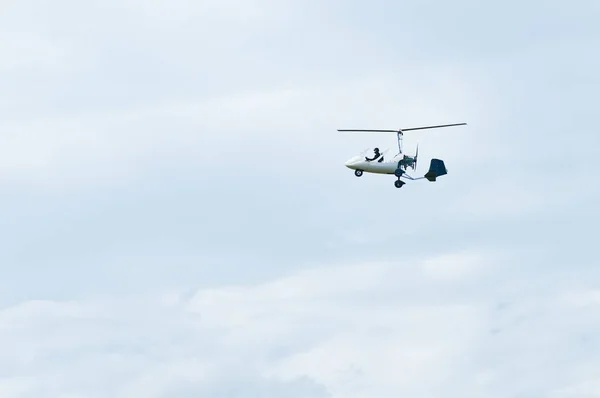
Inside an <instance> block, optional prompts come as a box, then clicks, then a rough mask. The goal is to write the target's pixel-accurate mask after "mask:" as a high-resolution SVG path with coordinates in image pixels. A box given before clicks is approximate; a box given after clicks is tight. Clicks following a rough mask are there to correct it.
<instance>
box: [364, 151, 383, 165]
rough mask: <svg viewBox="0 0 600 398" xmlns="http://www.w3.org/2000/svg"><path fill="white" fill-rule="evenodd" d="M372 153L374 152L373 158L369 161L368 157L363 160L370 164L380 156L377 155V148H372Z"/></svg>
mask: <svg viewBox="0 0 600 398" xmlns="http://www.w3.org/2000/svg"><path fill="white" fill-rule="evenodd" d="M373 151H374V152H375V156H373V158H372V159H369V158H368V157H365V160H366V161H367V162H372V161H373V160H375V159H377V158H378V157H380V156H381V154H380V153H379V148H374V149H373Z"/></svg>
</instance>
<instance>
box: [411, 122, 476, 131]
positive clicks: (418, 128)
mask: <svg viewBox="0 0 600 398" xmlns="http://www.w3.org/2000/svg"><path fill="white" fill-rule="evenodd" d="M466 124H467V123H454V124H440V125H438V126H424V127H411V128H408V129H402V131H412V130H424V129H436V128H439V127H451V126H464V125H466Z"/></svg>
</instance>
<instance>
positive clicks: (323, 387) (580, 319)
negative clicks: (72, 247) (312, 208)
mask: <svg viewBox="0 0 600 398" xmlns="http://www.w3.org/2000/svg"><path fill="white" fill-rule="evenodd" d="M504 260H505V259H494V258H490V257H489V256H485V255H482V254H476V253H458V254H448V255H446V256H442V257H440V258H438V259H427V260H426V261H424V262H422V263H414V264H413V265H411V264H408V263H402V262H398V263H388V264H381V263H380V264H358V265H354V266H352V265H348V266H346V267H342V266H339V267H324V268H314V269H312V270H307V271H302V272H298V273H296V274H293V275H290V276H289V277H285V278H282V279H277V280H273V281H271V282H268V283H265V284H260V285H255V286H231V287H222V288H212V289H206V290H200V291H198V292H196V293H195V294H193V295H192V296H191V297H190V296H189V295H187V294H186V293H184V292H181V293H177V292H166V293H165V294H164V295H156V296H155V297H129V298H127V297H121V298H116V297H115V298H111V299H110V300H108V299H102V298H98V299H95V300H91V299H87V300H82V301H80V302H77V303H67V302H64V303H63V302H30V303H23V304H21V305H19V306H17V307H13V308H8V309H5V310H3V311H2V312H0V337H1V340H0V341H1V342H2V343H0V344H1V346H0V349H1V351H2V353H3V355H2V359H1V360H0V372H1V374H2V375H3V381H2V383H0V388H1V389H2V390H3V392H4V393H5V394H4V395H3V396H4V397H7V398H13V397H28V396H42V397H43V396H91V397H94V396H115V397H123V398H125V397H127V398H129V397H134V396H142V395H143V396H147V397H166V396H170V397H171V396H177V397H188V396H192V395H193V396H207V397H208V396H221V395H219V394H225V393H226V392H227V391H229V392H230V393H232V394H233V396H240V397H241V396H245V397H252V396H254V395H257V396H262V397H270V396H273V397H275V396H277V397H296V396H303V397H318V398H321V397H329V396H331V397H336V398H337V397H340V398H342V397H343V398H346V397H348V398H353V397H357V398H358V397H364V396H375V395H376V396H381V397H395V396H398V394H404V395H407V394H408V395H413V396H421V397H434V396H439V394H441V393H445V394H446V395H447V396H451V397H464V396H476V395H478V394H485V395H487V396H492V397H501V396H503V397H505V396H518V395H519V394H532V395H535V396H540V395H543V396H556V397H570V396H575V395H572V394H576V393H577V391H579V394H583V393H584V392H586V391H587V393H589V394H591V393H592V392H594V390H593V388H595V387H594V386H593V382H594V380H596V379H597V376H598V374H597V370H598V369H599V366H600V363H598V361H597V359H594V358H597V357H594V352H595V351H594V350H593V349H592V350H589V349H588V350H585V349H583V350H582V347H583V346H582V344H584V345H585V344H587V345H588V346H589V347H590V348H591V347H593V345H591V344H594V343H593V342H594V341H595V340H596V337H595V335H596V334H597V333H595V334H594V331H596V332H597V330H598V326H600V323H599V322H600V318H598V316H596V315H595V314H597V309H598V300H597V293H594V292H588V293H585V292H581V291H580V290H579V289H578V288H577V286H576V285H574V284H573V283H570V284H569V285H565V284H562V282H561V280H562V277H561V276H560V275H557V278H556V279H552V284H553V286H554V288H553V289H552V290H545V292H544V291H541V290H538V291H537V292H530V293H529V294H520V293H519V292H515V291H514V288H513V287H512V286H511V278H510V277H507V276H506V274H505V272H504V271H503V269H502V263H503V261H504ZM465 262H467V263H469V264H470V265H468V266H465V269H461V268H462V266H461V264H464V263H465ZM444 267H450V268H451V269H450V270H449V271H448V272H453V273H456V272H458V273H459V274H464V272H466V271H467V269H471V268H472V269H480V270H481V269H485V270H486V275H487V276H490V277H493V278H495V279H496V282H495V284H496V286H495V288H494V289H493V290H485V289H483V290H482V289H480V288H479V287H478V286H477V285H478V284H480V283H481V282H482V281H483V280H484V279H482V278H483V277H482V275H484V274H482V273H481V271H479V274H478V275H479V277H478V278H474V279H466V280H465V279H464V278H462V279H460V278H459V279H456V278H443V279H440V278H439V275H440V272H441V271H442V270H443V268H444ZM490 267H491V268H490ZM432 269H433V270H436V271H435V273H434V274H432V273H431V270H432ZM532 282H533V281H532ZM548 282H549V281H547V282H546V283H548ZM453 286H454V287H456V288H459V289H460V290H461V292H462V293H461V294H460V295H456V294H450V290H448V289H451V288H452V287H453ZM525 286H527V285H525ZM533 289H536V288H535V287H533ZM415 291H421V293H422V294H417V295H415V294H413V292H415ZM188 297H189V298H188ZM506 300H508V303H509V304H508V305H507V306H506V305H505V306H502V307H499V306H498V304H499V303H501V302H502V301H506ZM582 303H587V306H585V305H582ZM584 330H587V331H588V332H587V337H586V338H587V339H588V341H587V343H586V342H584V341H583V342H582V340H580V337H581V336H580V334H581V333H582V332H583V331H584ZM550 359H551V360H550ZM517 369H522V371H521V372H520V373H518V372H517ZM563 370H564V371H563ZM561 372H562V374H561ZM555 375H560V376H555ZM24 380H25V381H27V384H25V381H24ZM586 383H587V384H586ZM590 383H591V384H590ZM586 386H587V387H586ZM585 388H587V390H585ZM569 391H570V392H569ZM301 393H302V394H301ZM28 394H29V395H28ZM40 394H41V395H40ZM69 394H72V395H69ZM194 394H195V395H194ZM569 394H571V395H569Z"/></svg>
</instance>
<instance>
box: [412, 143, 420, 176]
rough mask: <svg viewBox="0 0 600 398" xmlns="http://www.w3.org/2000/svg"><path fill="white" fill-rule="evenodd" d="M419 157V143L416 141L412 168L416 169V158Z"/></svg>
mask: <svg viewBox="0 0 600 398" xmlns="http://www.w3.org/2000/svg"><path fill="white" fill-rule="evenodd" d="M418 157H419V143H418V142H417V152H416V153H415V161H414V163H413V170H416V169H417V158H418Z"/></svg>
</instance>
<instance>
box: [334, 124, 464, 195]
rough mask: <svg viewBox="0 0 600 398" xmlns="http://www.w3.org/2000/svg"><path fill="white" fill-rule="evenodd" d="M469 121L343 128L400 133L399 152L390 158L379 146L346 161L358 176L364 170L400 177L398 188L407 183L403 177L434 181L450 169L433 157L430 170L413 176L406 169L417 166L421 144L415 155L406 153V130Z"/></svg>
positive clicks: (396, 182)
mask: <svg viewBox="0 0 600 398" xmlns="http://www.w3.org/2000/svg"><path fill="white" fill-rule="evenodd" d="M466 124H467V123H455V124H443V125H438V126H424V127H411V128H407V129H400V130H354V129H352V130H348V129H341V130H338V131H346V132H375V133H396V134H397V135H398V153H397V154H396V155H395V156H393V157H391V158H390V159H389V160H386V159H385V155H386V153H387V151H384V152H383V153H381V152H379V148H373V149H367V150H365V151H363V152H362V153H361V154H359V155H356V156H354V157H353V158H351V159H348V160H347V161H346V163H345V165H346V167H348V168H349V169H352V170H354V174H355V175H356V176H357V177H360V176H362V175H363V172H366V173H374V174H391V175H395V176H396V177H397V178H398V179H397V180H396V181H394V185H395V186H396V188H402V186H403V185H404V184H405V182H404V181H402V180H401V178H406V179H408V180H413V181H416V180H421V179H424V178H426V179H427V180H429V181H431V182H434V181H436V180H437V178H438V177H440V176H443V175H446V174H448V170H447V169H446V165H445V163H444V161H443V160H441V159H435V158H434V159H431V162H430V164H429V170H428V171H427V173H425V175H424V176H423V177H416V178H415V177H411V176H410V175H408V174H407V173H406V169H408V168H409V167H410V168H411V169H413V170H416V168H417V158H418V156H419V145H418V144H417V149H416V152H415V155H414V156H408V155H406V154H404V152H403V151H402V138H403V136H404V132H405V131H412V130H424V129H433V128H439V127H450V126H464V125H466ZM369 152H370V153H373V154H374V155H373V156H372V157H367V156H366V155H367V153H369Z"/></svg>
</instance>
